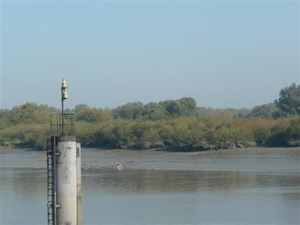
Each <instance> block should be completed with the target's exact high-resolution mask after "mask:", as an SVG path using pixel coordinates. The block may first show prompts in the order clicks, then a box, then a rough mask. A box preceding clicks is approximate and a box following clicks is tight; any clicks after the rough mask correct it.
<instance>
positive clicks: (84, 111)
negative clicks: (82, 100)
mask: <svg viewBox="0 0 300 225" xmlns="http://www.w3.org/2000/svg"><path fill="white" fill-rule="evenodd" d="M110 119H112V117H111V115H110V113H109V112H108V111H105V110H103V109H101V108H99V109H96V108H89V107H83V108H81V109H80V110H79V111H78V113H77V114H76V120H77V121H85V122H88V123H96V122H102V121H108V120H110Z"/></svg>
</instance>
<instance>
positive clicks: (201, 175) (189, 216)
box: [0, 148, 300, 225]
mask: <svg viewBox="0 0 300 225" xmlns="http://www.w3.org/2000/svg"><path fill="white" fill-rule="evenodd" d="M299 162H300V148H251V149H234V150H225V151H210V152H166V151H158V150H144V151H131V150H99V149H82V167H83V169H82V221H83V223H82V224H83V225H87V224H91V225H94V224H95V225H96V224H125V225H126V224H128V225H129V224H130V225H132V224H137V225H141V224H161V225H164V224H300V216H299V215H300V164H299ZM46 176H47V175H46V155H45V152H43V151H33V150H31V149H16V150H3V151H1V152H0V207H1V208H0V209H1V210H0V224H1V225H2V224H3V225H6V224H8V225H9V224H12V225H15V224H20V225H26V224H47V209H46V195H47V194H46V180H47V179H46Z"/></svg>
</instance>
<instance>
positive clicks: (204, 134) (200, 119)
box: [0, 84, 300, 151]
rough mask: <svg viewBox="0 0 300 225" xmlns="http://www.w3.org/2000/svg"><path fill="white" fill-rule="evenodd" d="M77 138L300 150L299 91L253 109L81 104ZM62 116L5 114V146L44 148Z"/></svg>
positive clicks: (106, 143) (28, 106)
mask: <svg viewBox="0 0 300 225" xmlns="http://www.w3.org/2000/svg"><path fill="white" fill-rule="evenodd" d="M66 112H69V113H75V121H76V124H75V135H76V136H77V139H78V141H80V142H81V143H82V145H83V146H87V147H103V148H124V149H125V148H130V149H150V148H172V149H174V150H187V151H193V150H209V149H224V148H236V147H248V146H256V145H260V146H300V86H299V85H296V84H292V85H291V86H289V87H285V88H283V89H282V90H281V91H280V93H279V98H278V99H276V100H275V101H274V102H272V103H268V104H264V105H261V106H256V107H254V108H252V109H232V108H228V109H212V108H205V107H197V103H196V101H195V99H193V98H192V97H184V98H181V99H178V100H166V101H160V102H158V103H156V102H150V103H147V104H143V103H141V102H131V103H127V104H124V105H122V106H119V107H117V108H114V109H102V108H91V107H89V106H88V105H86V104H79V105H77V106H76V107H75V108H74V109H66ZM55 113H60V110H59V109H56V108H54V107H49V106H47V105H37V104H35V103H30V102H28V103H25V104H23V105H20V106H15V107H13V108H12V109H2V110H0V146H9V145H15V146H19V147H36V148H44V147H45V145H46V138H47V137H49V136H50V128H49V118H50V115H51V114H55Z"/></svg>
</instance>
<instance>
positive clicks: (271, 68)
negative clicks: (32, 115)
mask: <svg viewBox="0 0 300 225" xmlns="http://www.w3.org/2000/svg"><path fill="white" fill-rule="evenodd" d="M299 12H300V6H299V1H298V0H295V1H288V0H286V1H272V0H265V1H257V0H256V1H255V0H253V1H225V0H224V1H142V0H141V1H9V0H4V1H3V0H1V1H0V15H1V17H0V26H1V33H0V43H1V45H0V53H1V55H0V57H1V58H0V63H1V64H0V78H1V79H0V108H1V109H4V108H7V109H11V108H12V107H14V106H18V105H22V104H25V103H26V102H35V103H37V104H46V105H49V106H54V107H57V108H59V107H60V105H61V92H60V87H61V82H62V79H66V81H67V85H68V95H69V99H67V100H66V101H65V107H66V108H74V107H75V106H76V105H78V104H87V105H88V106H90V107H96V108H100V107H101V108H106V107H107V108H115V107H117V106H121V105H124V104H126V103H129V102H137V101H140V102H142V103H144V104H146V103H149V102H159V101H164V100H168V99H172V100H175V99H180V98H182V97H192V98H194V99H195V100H196V101H197V105H198V106H200V107H212V108H252V107H254V106H257V105H262V104H267V103H269V102H273V101H274V100H275V99H278V98H279V92H280V90H281V89H282V88H284V87H287V86H290V85H291V84H292V83H296V84H300V72H299V70H300V59H299V52H300V47H299V43H300V40H299V33H300V31H299V29H300V25H299V21H300V16H299V14H300V13H299Z"/></svg>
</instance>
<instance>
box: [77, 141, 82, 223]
mask: <svg viewBox="0 0 300 225" xmlns="http://www.w3.org/2000/svg"><path fill="white" fill-rule="evenodd" d="M76 152H77V158H76V162H77V163H76V165H77V171H76V172H77V173H76V174H77V225H81V144H80V143H77V144H76Z"/></svg>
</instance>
